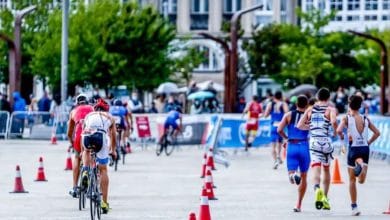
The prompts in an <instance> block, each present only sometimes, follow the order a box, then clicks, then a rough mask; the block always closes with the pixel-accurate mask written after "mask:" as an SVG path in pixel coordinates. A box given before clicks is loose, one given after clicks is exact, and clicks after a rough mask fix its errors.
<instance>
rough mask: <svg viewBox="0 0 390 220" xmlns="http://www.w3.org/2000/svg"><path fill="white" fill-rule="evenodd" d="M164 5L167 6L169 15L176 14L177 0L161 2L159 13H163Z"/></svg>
mask: <svg viewBox="0 0 390 220" xmlns="http://www.w3.org/2000/svg"><path fill="white" fill-rule="evenodd" d="M165 4H166V5H167V7H168V8H167V10H168V13H169V14H176V13H177V0H162V1H161V11H162V12H164V10H165V9H164V7H165Z"/></svg>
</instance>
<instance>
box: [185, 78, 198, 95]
mask: <svg viewBox="0 0 390 220" xmlns="http://www.w3.org/2000/svg"><path fill="white" fill-rule="evenodd" d="M197 91H199V87H198V86H197V85H196V82H195V81H192V82H191V83H190V87H189V88H188V91H187V96H189V95H190V94H192V93H195V92H197Z"/></svg>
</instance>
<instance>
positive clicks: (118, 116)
mask: <svg viewBox="0 0 390 220" xmlns="http://www.w3.org/2000/svg"><path fill="white" fill-rule="evenodd" d="M110 114H111V115H112V116H114V118H115V123H116V124H120V126H121V127H125V125H126V122H125V118H126V115H127V114H128V112H127V109H126V108H125V107H124V106H111V107H110Z"/></svg>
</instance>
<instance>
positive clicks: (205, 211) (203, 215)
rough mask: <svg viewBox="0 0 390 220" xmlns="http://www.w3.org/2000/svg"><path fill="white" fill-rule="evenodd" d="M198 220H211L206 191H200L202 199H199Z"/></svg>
mask: <svg viewBox="0 0 390 220" xmlns="http://www.w3.org/2000/svg"><path fill="white" fill-rule="evenodd" d="M199 220H211V216H210V207H209V199H208V197H207V192H206V189H205V188H203V189H202V197H201V199H200V210H199Z"/></svg>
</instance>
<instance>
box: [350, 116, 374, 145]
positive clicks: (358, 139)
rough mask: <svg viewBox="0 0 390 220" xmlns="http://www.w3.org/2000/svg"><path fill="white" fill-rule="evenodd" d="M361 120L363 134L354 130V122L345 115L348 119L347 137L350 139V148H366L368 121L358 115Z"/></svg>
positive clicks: (353, 119)
mask: <svg viewBox="0 0 390 220" xmlns="http://www.w3.org/2000/svg"><path fill="white" fill-rule="evenodd" d="M359 116H360V117H362V119H363V123H364V128H363V132H362V133H361V134H360V133H359V131H358V130H357V128H356V120H355V118H354V117H353V116H351V115H347V119H348V137H349V138H352V144H351V147H364V146H368V125H369V123H370V122H369V121H368V119H367V117H366V116H363V115H361V114H359Z"/></svg>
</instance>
